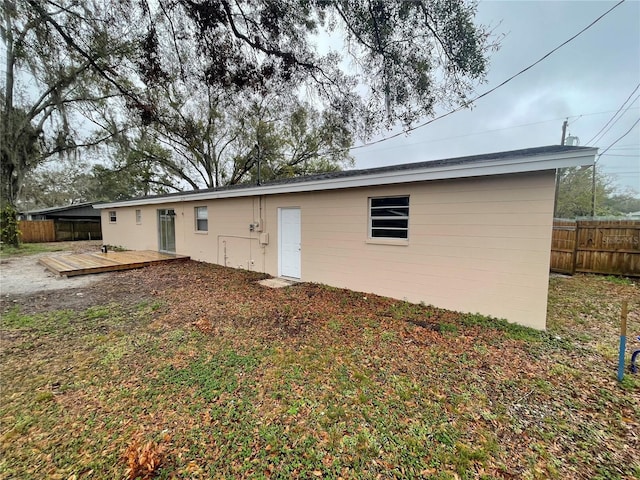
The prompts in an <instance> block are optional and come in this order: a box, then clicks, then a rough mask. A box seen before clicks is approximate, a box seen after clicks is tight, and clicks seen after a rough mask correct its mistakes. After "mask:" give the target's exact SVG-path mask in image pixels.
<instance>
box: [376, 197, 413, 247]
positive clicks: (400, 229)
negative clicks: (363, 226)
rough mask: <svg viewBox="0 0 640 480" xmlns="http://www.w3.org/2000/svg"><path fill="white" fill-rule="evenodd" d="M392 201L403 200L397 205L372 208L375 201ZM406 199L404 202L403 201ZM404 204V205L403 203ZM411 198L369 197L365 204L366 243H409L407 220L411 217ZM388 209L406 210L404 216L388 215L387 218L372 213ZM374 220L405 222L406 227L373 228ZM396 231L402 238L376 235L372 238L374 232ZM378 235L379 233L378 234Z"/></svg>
mask: <svg viewBox="0 0 640 480" xmlns="http://www.w3.org/2000/svg"><path fill="white" fill-rule="evenodd" d="M392 199H403V200H402V201H401V202H398V204H397V205H393V204H391V205H378V206H374V205H373V204H374V203H375V200H387V201H389V200H392ZM404 199H406V200H404ZM405 202H406V205H404V204H403V203H405ZM410 206H411V197H410V195H384V196H382V195H380V196H375V197H369V198H368V202H367V241H368V242H370V243H377V242H380V243H398V244H402V245H404V244H407V243H408V241H409V220H410V217H411V209H410ZM390 208H398V209H405V208H406V210H407V213H406V215H388V216H375V215H373V212H374V211H375V210H384V209H390ZM374 220H382V221H385V220H387V221H390V220H400V221H405V222H406V227H394V226H378V227H374V225H373V223H374ZM376 230H378V231H383V230H386V231H397V232H404V236H389V235H378V236H374V231H376ZM378 233H380V232H378Z"/></svg>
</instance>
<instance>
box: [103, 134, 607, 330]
mask: <svg viewBox="0 0 640 480" xmlns="http://www.w3.org/2000/svg"><path fill="white" fill-rule="evenodd" d="M596 151H597V150H596V149H595V148H589V147H572V146H549V147H539V148H530V149H524V150H515V151H508V152H499V153H492V154H485V155H475V156H469V157H462V158H451V159H445V160H438V161H430V162H421V163H412V164H405V165H394V166H388V167H381V168H372V169H366V170H349V171H344V172H335V173H327V174H322V175H314V176H310V177H303V178H293V179H286V180H281V181H276V182H272V183H269V184H264V185H242V186H234V187H224V188H217V189H208V190H196V191H191V192H184V193H176V194H169V195H159V196H151V197H143V198H136V199H132V200H124V201H119V202H111V203H104V204H101V205H97V208H101V209H102V224H103V228H102V231H103V236H104V242H105V243H106V244H111V245H117V246H123V247H126V248H130V249H140V250H141V249H152V250H160V251H165V252H177V253H180V254H185V255H189V256H191V258H193V259H195V260H201V261H204V262H210V263H216V264H219V265H226V266H229V267H236V268H244V269H248V270H256V271H260V272H266V273H268V274H271V275H273V276H283V277H290V278H293V279H299V280H301V281H308V282H318V283H324V284H328V285H332V286H335V287H345V288H349V289H352V290H356V291H362V292H372V293H376V294H379V295H384V296H389V297H394V298H397V299H406V300H409V301H411V302H416V303H418V302H425V303H426V304H431V305H435V306H437V307H442V308H446V309H451V310H458V311H464V312H479V313H482V314H485V315H491V316H494V317H499V318H505V319H507V320H509V321H511V322H515V323H518V324H522V325H527V326H530V327H534V328H537V329H544V328H545V324H546V306H547V288H548V279H549V258H550V246H551V232H552V223H553V203H554V190H555V188H554V186H555V172H556V169H558V168H567V167H575V166H587V165H593V163H594V160H595V155H596Z"/></svg>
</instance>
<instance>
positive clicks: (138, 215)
mask: <svg viewBox="0 0 640 480" xmlns="http://www.w3.org/2000/svg"><path fill="white" fill-rule="evenodd" d="M141 223H142V210H136V224H137V225H140V224H141Z"/></svg>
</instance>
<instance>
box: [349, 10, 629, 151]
mask: <svg viewBox="0 0 640 480" xmlns="http://www.w3.org/2000/svg"><path fill="white" fill-rule="evenodd" d="M624 2H625V0H620V1H619V2H618V3H616V4H615V5H614V6H613V7H611V8H610V9H609V10H607V11H606V12H604V13H603V14H602V15H600V16H599V17H598V18H596V19H595V20H594V21H593V22H591V23H590V24H589V25H587V26H586V27H584V28H583V29H582V30H580V31H579V32H578V33H576V34H575V35H573V36H572V37H571V38H569V39H568V40H565V41H564V42H562V43H561V44H560V45H558V46H557V47H555V48H554V49H553V50H551V51H550V52H548V53H547V54H545V55H543V56H542V57H540V58H539V59H538V60H536V61H535V62H534V63H532V64H531V65H529V66H528V67H525V68H523V69H522V70H520V71H519V72H518V73H516V74H514V75H512V76H511V77H509V78H507V79H506V80H504V81H503V82H502V83H500V84H499V85H497V86H495V87H493V88H491V89H490V90H487V91H486V92H484V93H483V94H481V95H478V96H477V97H475V98H474V99H472V100H470V101H469V102H467V103H465V104H463V105H460V106H459V107H457V108H455V109H453V110H450V111H449V112H447V113H444V114H442V115H440V116H438V117H435V118H432V119H431V120H427V121H426V122H423V123H421V124H419V125H416V126H415V127H409V128H407V129H406V130H403V131H402V132H398V133H396V134H393V135H391V136H389V137H385V138H381V139H379V140H375V141H373V142H369V143H363V144H362V145H357V146H355V147H351V148H350V149H349V150H357V149H360V148H364V147H369V146H371V145H375V144H377V143H382V142H386V141H387V140H391V139H392V138H396V137H399V136H401V135H406V134H407V133H409V132H412V131H414V130H417V129H418V128H422V127H424V126H426V125H429V124H431V123H433V122H435V121H436V120H440V119H442V118H445V117H448V116H449V115H452V114H454V113H456V112H458V111H460V110H462V109H463V108H465V107H466V106H467V105H468V104H472V103H473V102H476V101H478V100H480V99H481V98H483V97H486V96H487V95H489V94H490V93H493V92H495V91H496V90H498V89H499V88H501V87H503V86H504V85H506V84H507V83H509V82H510V81H512V80H513V79H515V78H516V77H519V76H520V75H522V74H523V73H525V72H527V71H528V70H531V69H532V68H533V67H535V66H536V65H538V64H539V63H540V62H542V61H543V60H545V59H546V58H547V57H549V56H550V55H552V54H554V53H555V52H557V51H558V50H560V49H561V48H562V47H564V46H565V45H566V44H568V43H570V42H572V41H573V40H574V39H576V38H577V37H579V36H580V35H582V34H583V33H584V32H586V31H587V30H589V29H590V28H591V27H593V26H594V25H595V24H596V23H598V22H599V21H600V20H602V19H603V18H604V17H605V16H607V15H608V14H609V13H611V12H612V11H613V10H615V9H616V8H618V7H619V6H620V5H622V4H623V3H624Z"/></svg>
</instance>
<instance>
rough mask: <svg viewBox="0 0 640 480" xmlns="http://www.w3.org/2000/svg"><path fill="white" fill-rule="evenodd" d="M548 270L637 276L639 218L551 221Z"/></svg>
mask: <svg viewBox="0 0 640 480" xmlns="http://www.w3.org/2000/svg"><path fill="white" fill-rule="evenodd" d="M551 271H552V272H560V273H568V274H571V275H573V274H574V273H576V272H588V273H604V274H611V275H627V276H640V221H639V220H577V221H572V220H555V221H554V222H553V236H552V241H551Z"/></svg>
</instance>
